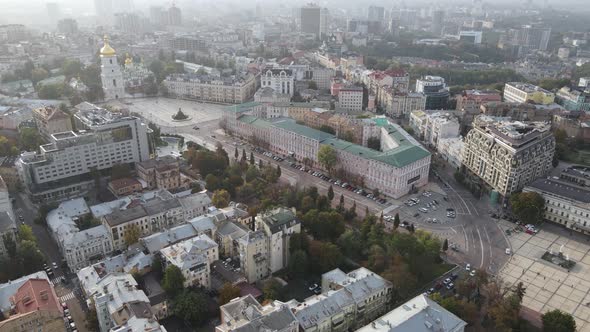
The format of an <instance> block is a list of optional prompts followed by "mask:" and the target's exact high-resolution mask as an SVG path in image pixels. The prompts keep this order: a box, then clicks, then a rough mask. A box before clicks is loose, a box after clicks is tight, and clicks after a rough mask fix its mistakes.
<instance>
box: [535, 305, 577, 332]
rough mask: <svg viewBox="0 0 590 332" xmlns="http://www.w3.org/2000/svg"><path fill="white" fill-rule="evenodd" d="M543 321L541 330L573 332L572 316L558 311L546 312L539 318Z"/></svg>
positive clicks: (574, 323)
mask: <svg viewBox="0 0 590 332" xmlns="http://www.w3.org/2000/svg"><path fill="white" fill-rule="evenodd" d="M541 317H542V319H543V330H544V331H547V332H549V331H551V332H574V331H576V321H575V320H574V318H573V317H572V315H570V314H568V313H565V312H563V311H561V310H559V309H555V310H551V311H547V312H546V313H544V314H543V316H541Z"/></svg>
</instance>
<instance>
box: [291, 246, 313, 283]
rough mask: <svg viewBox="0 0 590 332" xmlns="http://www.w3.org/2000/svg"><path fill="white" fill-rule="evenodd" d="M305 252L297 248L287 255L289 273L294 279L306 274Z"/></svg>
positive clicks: (306, 261)
mask: <svg viewBox="0 0 590 332" xmlns="http://www.w3.org/2000/svg"><path fill="white" fill-rule="evenodd" d="M308 264H309V262H308V260H307V253H306V252H305V251H303V250H297V251H295V252H293V253H292V254H291V256H290V257H289V266H288V270H289V275H290V276H291V277H292V278H294V279H300V278H303V277H304V276H305V275H306V274H307V268H308Z"/></svg>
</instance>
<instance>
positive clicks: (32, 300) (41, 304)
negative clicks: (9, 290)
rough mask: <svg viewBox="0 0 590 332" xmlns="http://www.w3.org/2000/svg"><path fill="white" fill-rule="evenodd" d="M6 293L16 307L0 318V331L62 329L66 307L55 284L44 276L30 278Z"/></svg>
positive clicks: (49, 331)
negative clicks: (56, 290) (54, 286)
mask: <svg viewBox="0 0 590 332" xmlns="http://www.w3.org/2000/svg"><path fill="white" fill-rule="evenodd" d="M3 295H5V296H7V297H8V298H7V300H9V301H10V303H11V305H12V307H13V309H12V310H11V311H12V312H11V313H10V314H9V315H8V316H7V317H6V316H5V317H3V318H4V320H2V321H0V330H1V331H11V332H29V331H47V332H62V331H64V330H65V327H64V320H63V309H62V307H61V303H60V301H59V298H58V297H57V294H56V293H55V289H54V288H53V285H52V284H51V283H50V282H49V280H47V279H45V278H30V279H28V280H26V281H25V282H24V283H23V284H22V285H20V286H19V287H18V289H17V290H16V292H15V293H13V294H3Z"/></svg>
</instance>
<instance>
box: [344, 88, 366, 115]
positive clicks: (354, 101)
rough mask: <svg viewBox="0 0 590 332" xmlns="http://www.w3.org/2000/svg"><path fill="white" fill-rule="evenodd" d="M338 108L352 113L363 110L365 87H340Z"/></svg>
mask: <svg viewBox="0 0 590 332" xmlns="http://www.w3.org/2000/svg"><path fill="white" fill-rule="evenodd" d="M338 110H339V111H344V112H352V113H360V112H362V111H363V88H362V87H360V86H354V85H351V86H347V87H342V88H340V92H339V93H338Z"/></svg>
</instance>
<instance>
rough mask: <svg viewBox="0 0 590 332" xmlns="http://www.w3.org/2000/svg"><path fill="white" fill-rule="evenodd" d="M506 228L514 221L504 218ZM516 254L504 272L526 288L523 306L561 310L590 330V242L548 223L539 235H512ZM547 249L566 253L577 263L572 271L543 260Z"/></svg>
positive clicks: (505, 277) (510, 281)
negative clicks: (510, 221)
mask: <svg viewBox="0 0 590 332" xmlns="http://www.w3.org/2000/svg"><path fill="white" fill-rule="evenodd" d="M500 226H501V227H502V229H503V230H506V229H514V226H515V225H514V224H512V223H509V222H507V221H504V220H501V221H500ZM508 238H509V240H510V244H511V246H512V253H513V256H512V257H511V259H510V260H509V262H508V263H506V265H505V266H504V268H503V269H502V270H501V272H500V277H501V278H502V279H503V280H504V282H506V283H507V284H508V285H511V286H512V285H516V284H517V283H519V282H522V283H523V284H524V286H525V287H526V294H525V297H524V299H523V303H522V304H523V305H524V306H526V307H528V308H530V309H532V310H535V311H538V312H540V313H542V314H543V313H545V312H547V311H551V310H553V309H559V310H562V311H565V312H567V313H570V314H571V315H573V316H574V318H575V320H576V324H577V327H578V331H589V330H590V243H589V242H588V240H587V239H586V238H585V237H583V236H581V235H580V234H577V233H574V234H571V233H570V232H569V231H568V230H565V229H563V228H560V227H558V226H556V225H551V224H545V225H544V226H543V230H541V231H539V233H538V234H536V235H529V234H526V233H524V232H518V233H512V234H511V235H510V236H509V237H508ZM546 251H550V252H553V253H554V254H557V253H559V252H560V251H561V252H562V253H563V256H564V257H568V258H569V259H571V260H572V261H574V262H576V265H575V266H574V267H573V268H571V269H570V270H569V271H568V270H567V269H565V268H562V267H560V266H558V265H556V264H553V263H551V262H548V261H545V260H543V259H542V258H541V257H542V256H543V254H544V253H545V252H546Z"/></svg>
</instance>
